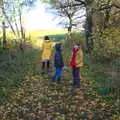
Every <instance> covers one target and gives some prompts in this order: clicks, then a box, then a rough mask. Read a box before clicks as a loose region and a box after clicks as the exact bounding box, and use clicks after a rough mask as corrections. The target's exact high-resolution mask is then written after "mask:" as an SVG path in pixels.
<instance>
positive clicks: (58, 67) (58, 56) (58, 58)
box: [52, 43, 64, 83]
mask: <svg viewBox="0 0 120 120" xmlns="http://www.w3.org/2000/svg"><path fill="white" fill-rule="evenodd" d="M55 49H56V51H55V56H54V66H55V72H54V76H53V79H52V81H53V82H54V81H56V80H57V82H58V83H59V82H60V79H61V74H62V68H63V67H64V62H63V57H62V53H61V43H57V44H56V45H55Z"/></svg>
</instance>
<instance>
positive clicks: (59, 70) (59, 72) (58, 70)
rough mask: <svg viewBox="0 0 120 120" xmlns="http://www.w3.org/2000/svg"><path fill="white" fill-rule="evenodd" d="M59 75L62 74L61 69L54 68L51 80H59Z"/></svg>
mask: <svg viewBox="0 0 120 120" xmlns="http://www.w3.org/2000/svg"><path fill="white" fill-rule="evenodd" d="M61 74H62V68H56V69H55V72H54V76H53V79H54V80H55V79H57V80H60V77H61Z"/></svg>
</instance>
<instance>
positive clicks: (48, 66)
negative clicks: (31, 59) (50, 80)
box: [42, 60, 50, 71]
mask: <svg viewBox="0 0 120 120" xmlns="http://www.w3.org/2000/svg"><path fill="white" fill-rule="evenodd" d="M46 65H47V70H48V71H49V69H50V61H49V60H48V61H46V62H42V70H43V71H44V70H45V67H46Z"/></svg>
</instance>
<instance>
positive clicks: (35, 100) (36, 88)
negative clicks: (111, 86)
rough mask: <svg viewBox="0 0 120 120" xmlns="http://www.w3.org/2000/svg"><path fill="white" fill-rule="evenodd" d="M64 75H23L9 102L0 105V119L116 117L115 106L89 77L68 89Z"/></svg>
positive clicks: (108, 119) (102, 119)
mask: <svg viewBox="0 0 120 120" xmlns="http://www.w3.org/2000/svg"><path fill="white" fill-rule="evenodd" d="M64 77H65V80H63V82H62V83H61V84H57V83H52V82H50V76H48V75H45V76H40V75H36V76H33V77H26V80H25V81H24V83H22V86H21V88H19V89H18V91H17V92H15V93H14V94H13V96H12V100H11V102H10V103H5V104H3V105H2V106H1V107H0V120H119V115H117V113H115V111H116V112H118V111H119V109H118V111H117V110H115V111H114V109H115V108H116V107H118V106H117V105H116V106H114V107H113V106H112V104H114V103H109V102H107V101H103V100H102V98H101V97H100V96H99V95H97V94H96V93H95V92H94V91H93V90H92V87H91V86H90V83H89V82H88V81H86V80H84V79H82V80H81V87H80V88H79V89H76V90H75V91H74V92H71V87H70V84H71V76H70V74H69V73H67V74H66V75H65V76H64ZM114 118H115V119H114Z"/></svg>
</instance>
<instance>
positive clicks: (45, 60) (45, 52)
mask: <svg viewBox="0 0 120 120" xmlns="http://www.w3.org/2000/svg"><path fill="white" fill-rule="evenodd" d="M52 49H53V47H52V42H51V41H50V39H49V37H48V36H45V37H44V42H43V47H42V58H41V62H42V74H44V73H45V68H47V72H49V70H50V59H51V56H52Z"/></svg>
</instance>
